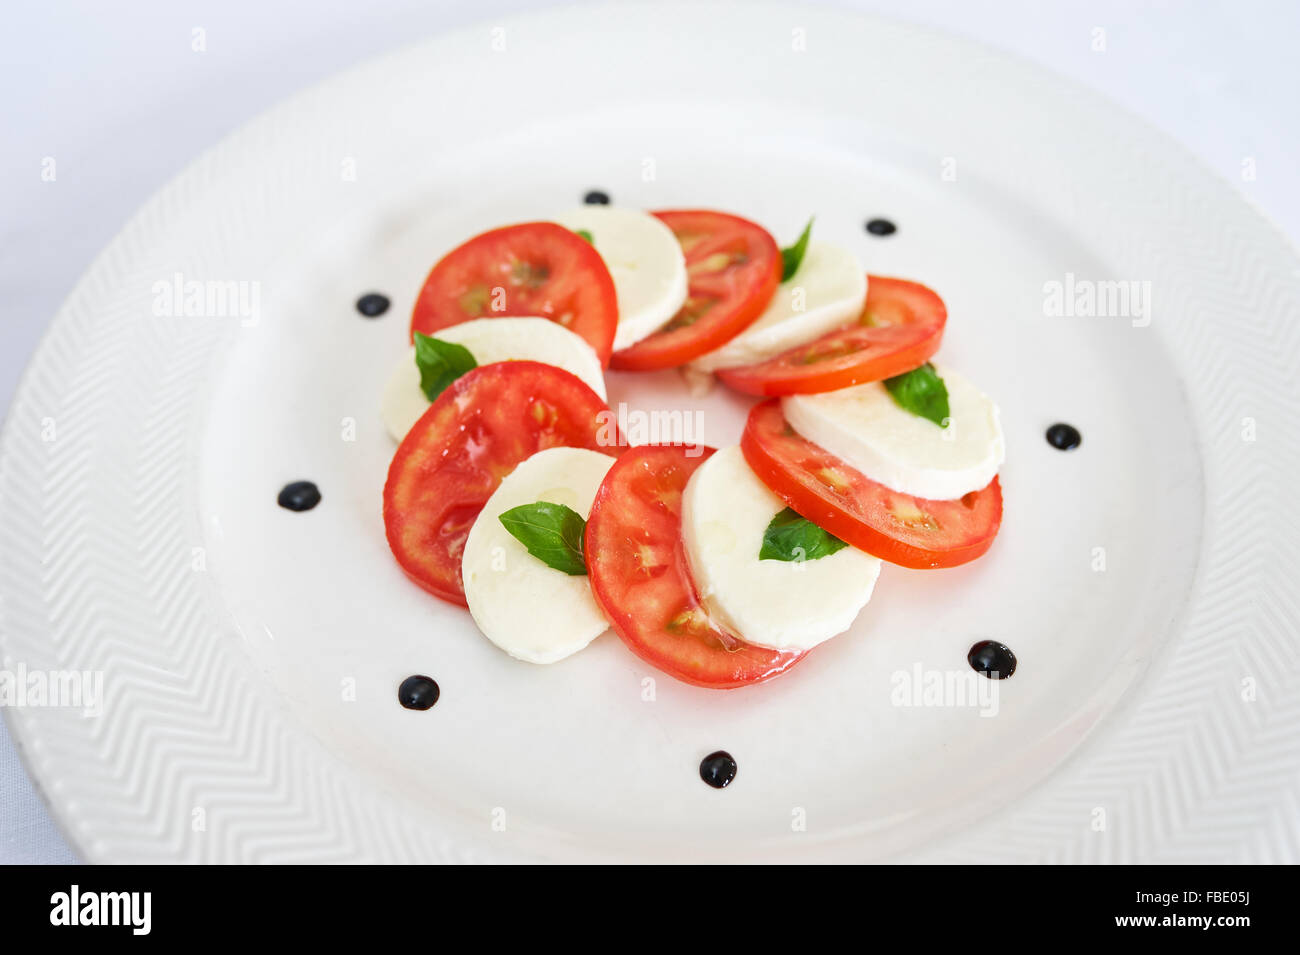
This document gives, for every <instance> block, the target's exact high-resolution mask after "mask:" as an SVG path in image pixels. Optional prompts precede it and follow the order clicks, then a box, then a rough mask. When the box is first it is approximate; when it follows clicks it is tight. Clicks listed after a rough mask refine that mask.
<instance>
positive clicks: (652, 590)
mask: <svg viewBox="0 0 1300 955" xmlns="http://www.w3.org/2000/svg"><path fill="white" fill-rule="evenodd" d="M688 451H690V452H691V453H696V456H695V457H691V456H690V454H688ZM699 451H703V453H702V454H701V453H698V452H699ZM712 453H713V449H712V448H702V449H701V448H699V447H695V448H689V449H688V448H687V447H685V446H683V445H642V446H640V447H635V448H630V449H628V450H627V451H625V452H624V454H623V456H622V457H621V458H619V460H618V463H617V464H615V465H614V466H613V467H612V468H611V469H610V471H609V473H608V474H607V475H605V480H604V482H603V483H602V484H601V486H600V490H598V491H597V492H596V500H595V503H593V504H592V506H591V516H590V518H589V519H588V520H587V533H586V538H585V539H584V541H583V550H584V552H585V553H586V556H587V574H588V577H589V579H590V581H591V591H592V593H593V594H594V595H595V598H596V603H598V604H600V606H601V609H603V610H604V611H605V615H606V616H607V617H609V619H610V622H611V623H612V624H613V626H614V630H615V631H616V632H617V633H618V635H619V636H620V637H622V638H623V642H624V643H626V644H627V645H628V647H630V648H631V650H632V652H633V653H635V654H636V655H637V656H639V657H640V658H641V659H642V660H645V661H646V662H647V663H649V664H650V665H651V666H654V667H658V668H659V669H660V670H663V671H664V672H665V673H667V674H669V675H671V676H675V677H676V678H677V679H679V680H682V681H684V682H686V683H691V684H694V685H695V686H704V687H712V688H714V689H730V688H732V687H737V686H746V685H748V684H750V683H762V682H763V681H764V680H770V679H772V677H774V676H776V675H778V674H780V673H783V672H785V670H787V669H788V668H789V667H791V666H793V665H794V664H795V663H796V662H798V661H799V660H800V659H802V658H803V656H804V655H805V652H806V651H805V652H798V651H786V652H778V651H776V650H765V649H763V648H761V647H755V646H751V645H750V644H747V643H745V642H743V641H742V640H739V639H737V638H736V637H734V636H732V635H731V634H730V633H728V632H726V631H725V630H723V629H722V628H721V627H719V626H718V625H717V624H715V623H714V622H713V621H712V620H711V619H710V618H709V615H708V612H707V611H706V610H705V609H704V607H703V605H702V604H701V603H700V600H699V598H698V596H697V595H696V592H695V585H694V584H693V583H692V582H691V576H690V570H689V569H688V566H687V563H686V552H685V550H684V545H683V544H682V516H681V510H682V490H683V489H684V488H685V487H686V480H687V479H688V478H689V477H690V476H691V472H692V471H694V470H695V469H696V468H697V467H699V466H700V464H701V463H702V462H703V461H705V460H706V459H707V458H708V456H709V455H711V454H712Z"/></svg>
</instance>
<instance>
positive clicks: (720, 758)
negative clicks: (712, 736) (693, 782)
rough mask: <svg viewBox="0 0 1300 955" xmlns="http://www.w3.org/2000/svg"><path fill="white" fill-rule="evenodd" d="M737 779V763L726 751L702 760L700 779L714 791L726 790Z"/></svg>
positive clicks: (712, 754) (720, 751)
mask: <svg viewBox="0 0 1300 955" xmlns="http://www.w3.org/2000/svg"><path fill="white" fill-rule="evenodd" d="M735 778H736V761H735V760H734V759H732V758H731V754H730V753H728V752H726V751H725V750H721V749H720V750H718V751H717V752H716V753H710V754H709V755H708V756H705V757H704V759H702V760H700V779H702V780H704V781H705V782H706V783H708V784H709V785H710V786H712V787H713V788H714V789H726V788H727V787H728V786H729V785H731V781H732V780H733V779H735Z"/></svg>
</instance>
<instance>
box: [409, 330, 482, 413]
mask: <svg viewBox="0 0 1300 955" xmlns="http://www.w3.org/2000/svg"><path fill="white" fill-rule="evenodd" d="M415 365H416V367H417V368H419V369H420V390H421V391H423V392H424V396H425V397H426V398H428V399H429V400H430V401H433V399H435V398H437V397H438V396H439V395H440V394H442V393H443V391H445V390H446V388H447V386H448V385H450V384H451V383H452V382H453V381H455V380H456V379H457V378H459V377H460V376H461V375H463V374H465V372H467V371H469V370H471V369H473V368H477V367H478V362H476V361H475V360H474V356H473V355H471V354H470V353H469V349H468V348H466V347H465V346H464V345H457V344H455V343H454V342H444V341H443V340H442V339H440V338H433V337H432V336H430V335H424V334H422V333H420V332H416V333H415Z"/></svg>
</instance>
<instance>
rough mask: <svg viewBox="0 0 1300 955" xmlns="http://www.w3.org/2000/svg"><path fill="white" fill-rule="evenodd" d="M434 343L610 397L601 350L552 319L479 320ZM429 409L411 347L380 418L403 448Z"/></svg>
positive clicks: (482, 362) (393, 379) (386, 396)
mask: <svg viewBox="0 0 1300 955" xmlns="http://www.w3.org/2000/svg"><path fill="white" fill-rule="evenodd" d="M433 337H434V338H440V339H442V340H443V341H447V342H454V343H455V344H457V345H464V346H465V347H466V348H468V349H469V351H470V354H471V355H473V356H474V361H475V362H476V363H477V364H480V365H490V364H492V363H493V362H498V361H540V362H543V363H545V364H548V365H555V366H556V367H558V368H563V369H564V370H565V371H567V372H569V373H570V374H572V375H576V376H577V377H578V378H581V379H582V380H583V381H584V382H586V383H587V385H588V386H589V387H590V388H591V390H592V391H594V392H595V393H596V394H598V395H600V397H601V398H604V397H605V376H604V374H602V372H601V369H600V359H599V358H598V357H597V356H596V351H595V349H593V348H592V347H591V346H590V345H588V344H587V342H586V341H585V340H584V339H583V338H581V337H580V336H578V335H576V334H574V333H573V332H571V331H569V330H568V329H567V328H565V327H564V326H562V325H559V324H557V323H555V322H553V321H551V320H550V319H547V318H533V317H526V316H521V317H510V318H476V319H473V320H472V321H468V322H461V323H460V324H459V325H452V326H450V327H448V328H442V329H439V330H438V331H437V332H436V333H435V334H434V336H433ZM428 408H429V399H428V398H426V397H425V396H424V392H423V391H421V390H420V369H419V368H417V367H416V365H415V348H414V347H411V348H409V349H407V350H406V352H405V353H404V354H403V355H402V359H401V360H400V361H399V362H398V363H397V365H396V366H395V367H394V368H393V373H392V374H391V375H390V376H389V378H388V384H387V385H386V386H385V387H384V397H383V402H382V404H381V406H380V413H381V415H382V417H383V419H384V426H385V427H386V428H387V429H388V433H389V434H390V435H391V436H392V438H393V440H394V441H397V442H400V441H401V440H402V439H403V438H405V437H406V432H408V431H410V430H411V426H412V425H413V424H415V422H417V421H419V420H420V415H422V414H424V412H425V411H426V410H428Z"/></svg>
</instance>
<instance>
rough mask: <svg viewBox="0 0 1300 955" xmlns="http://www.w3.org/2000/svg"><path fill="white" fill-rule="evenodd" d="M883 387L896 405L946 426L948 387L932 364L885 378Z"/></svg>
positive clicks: (927, 363)
mask: <svg viewBox="0 0 1300 955" xmlns="http://www.w3.org/2000/svg"><path fill="white" fill-rule="evenodd" d="M885 388H886V389H888V391H889V393H890V394H891V395H892V396H893V398H894V401H896V402H897V403H898V405H899V407H900V408H904V409H906V410H907V411H910V412H912V414H914V415H920V416H921V417H922V418H928V419H929V420H930V421H933V422H934V423H935V424H937V425H938V426H939V427H941V428H946V427H948V418H949V415H950V412H949V410H948V386H947V385H945V384H944V383H943V379H942V378H940V377H939V373H938V372H937V371H935V370H934V365H932V364H930V363H929V362H926V363H925V364H924V365H922V366H921V367H920V368H913V369H912V370H911V371H909V372H905V373H903V374H901V375H897V376H895V377H893V378H886V379H885Z"/></svg>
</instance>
